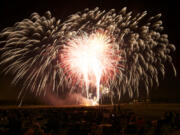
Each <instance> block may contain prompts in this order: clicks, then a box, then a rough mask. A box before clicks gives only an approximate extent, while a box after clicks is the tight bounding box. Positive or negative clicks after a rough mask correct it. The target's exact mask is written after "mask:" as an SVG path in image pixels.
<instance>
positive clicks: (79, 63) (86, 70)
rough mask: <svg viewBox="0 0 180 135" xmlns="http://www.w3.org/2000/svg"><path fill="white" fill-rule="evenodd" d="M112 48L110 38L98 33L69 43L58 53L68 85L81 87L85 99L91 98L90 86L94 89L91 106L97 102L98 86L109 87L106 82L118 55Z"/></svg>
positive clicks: (104, 33) (103, 33)
mask: <svg viewBox="0 0 180 135" xmlns="http://www.w3.org/2000/svg"><path fill="white" fill-rule="evenodd" d="M115 47H117V45H115V43H114V41H113V38H112V37H110V36H109V35H108V33H107V32H105V31H102V30H98V31H96V32H94V33H92V34H90V35H87V34H86V33H84V34H82V35H81V36H77V37H74V38H72V39H70V40H68V41H67V43H66V45H65V46H64V48H63V49H62V52H61V53H60V54H61V55H60V60H61V67H62V68H63V69H64V71H65V74H66V76H67V78H68V79H70V80H72V81H71V82H72V84H71V85H81V86H84V90H85V91H86V96H87V98H88V99H89V98H91V97H90V96H89V90H90V87H91V88H93V87H95V89H96V96H95V98H94V101H93V102H92V103H93V104H94V105H95V104H98V102H99V99H100V88H99V87H100V83H102V84H104V85H108V82H109V79H113V78H114V76H115V74H116V68H117V67H118V62H119V60H120V55H117V53H119V52H118V51H116V50H118V49H116V48H115ZM79 81H80V83H77V82H79Z"/></svg>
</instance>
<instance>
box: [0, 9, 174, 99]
mask: <svg viewBox="0 0 180 135" xmlns="http://www.w3.org/2000/svg"><path fill="white" fill-rule="evenodd" d="M126 10H127V8H126V7H125V8H123V9H122V10H121V11H120V12H118V13H117V12H116V11H115V10H114V9H111V10H110V11H107V12H106V11H101V10H99V8H95V9H93V10H89V9H85V10H84V11H82V12H77V13H75V14H72V15H71V16H69V17H68V18H67V19H66V20H65V21H64V22H61V21H60V20H56V19H55V18H54V17H52V16H51V13H50V12H49V11H48V12H46V13H45V15H44V16H40V15H39V14H38V13H33V14H32V15H31V17H30V18H29V19H24V20H22V21H20V22H17V23H15V24H14V26H12V27H8V28H5V29H4V30H2V31H1V32H0V38H1V37H2V39H3V40H1V42H0V44H2V47H1V49H0V51H1V53H2V55H1V62H0V65H1V66H3V67H4V70H3V72H5V74H6V73H11V74H13V75H14V79H13V81H12V83H13V84H16V83H18V82H20V81H22V82H23V87H22V90H21V92H20V94H19V95H20V96H22V93H23V92H25V90H31V91H32V92H33V93H36V95H40V94H44V95H46V93H47V92H49V91H52V92H53V93H60V95H63V94H66V93H68V94H69V93H82V96H84V97H87V98H89V99H90V100H91V99H92V97H91V96H90V95H92V93H94V92H93V91H95V93H96V94H95V95H96V96H95V97H96V100H93V101H96V102H98V101H99V99H100V97H101V96H100V95H101V94H103V92H101V90H100V89H101V88H100V86H102V87H104V88H107V89H108V92H109V93H106V92H105V93H106V95H107V94H108V95H109V96H111V98H113V95H117V96H118V97H119V99H120V97H121V96H122V95H123V94H125V93H128V94H129V97H130V98H132V97H134V96H136V97H138V96H139V92H140V89H141V90H146V93H147V95H148V93H149V89H150V88H152V86H153V85H154V83H155V84H156V85H159V75H160V74H162V76H163V77H164V75H165V64H169V65H171V66H172V69H173V71H174V74H175V75H176V69H175V67H174V65H173V61H172V57H171V53H172V52H174V51H175V49H176V48H175V46H174V45H173V44H171V43H170V42H169V40H168V35H167V34H164V33H163V32H162V31H163V26H162V21H161V20H160V17H161V14H158V15H155V16H153V17H150V18H147V17H146V14H147V12H146V11H144V12H142V13H138V14H137V15H134V16H133V15H132V12H128V13H127V12H126ZM94 89H95V90H94ZM110 93H112V94H110Z"/></svg>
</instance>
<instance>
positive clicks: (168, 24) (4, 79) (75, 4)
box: [0, 0, 180, 104]
mask: <svg viewBox="0 0 180 135" xmlns="http://www.w3.org/2000/svg"><path fill="white" fill-rule="evenodd" d="M97 6H98V7H100V9H102V10H104V9H105V10H110V9H112V8H114V9H116V10H117V11H119V10H121V8H123V7H124V6H126V7H127V8H128V11H133V12H134V13H138V12H142V11H144V10H147V12H148V16H149V17H150V16H152V15H156V14H158V13H162V18H161V19H162V21H163V26H164V33H167V34H168V35H169V41H170V42H171V43H173V44H175V46H176V52H175V53H173V54H172V56H173V61H174V64H175V67H176V69H177V77H174V76H173V72H172V70H171V69H168V68H169V67H167V69H166V73H167V74H166V77H165V79H160V86H159V87H158V88H157V87H154V88H153V89H151V91H150V97H151V99H152V101H161V102H179V103H180V87H179V83H180V76H179V72H180V63H179V61H180V47H179V46H180V45H179V43H180V37H179V32H180V27H179V25H180V21H179V17H180V16H179V12H178V10H179V4H178V2H177V1H175V0H174V1H173V0H171V1H168V2H165V0H117V1H115V0H57V1H55V0H49V1H45V0H44V1H39V0H36V1H33V0H30V1H28V0H24V1H20V0H19V1H15V0H14V1H12V0H1V1H0V31H1V30H2V29H3V28H5V27H8V26H12V25H13V24H14V23H15V22H17V21H21V20H23V19H24V18H28V17H29V16H30V15H31V13H33V12H38V13H39V14H40V15H43V14H44V13H45V12H46V11H47V10H50V11H51V13H52V15H53V16H55V17H56V18H58V19H61V20H63V19H65V18H66V17H67V16H69V15H71V14H73V13H75V12H77V11H81V10H83V9H84V8H90V9H93V8H95V7H97ZM1 70H2V67H0V71H1ZM11 80H12V76H11V75H8V76H4V75H3V74H2V73H0V104H1V103H3V102H6V103H8V102H14V103H16V102H17V95H18V92H19V89H20V88H21V84H19V85H18V86H12V85H11V84H10V82H11ZM24 102H37V103H38V100H37V98H36V97H33V95H32V94H28V95H26V96H25V98H24Z"/></svg>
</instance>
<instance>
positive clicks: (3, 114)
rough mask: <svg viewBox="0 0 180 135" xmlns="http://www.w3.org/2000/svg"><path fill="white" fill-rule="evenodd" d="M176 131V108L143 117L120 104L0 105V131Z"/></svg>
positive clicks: (21, 134)
mask: <svg viewBox="0 0 180 135" xmlns="http://www.w3.org/2000/svg"><path fill="white" fill-rule="evenodd" d="M179 131H180V116H179V113H178V112H164V114H163V115H162V117H161V118H159V119H155V120H146V119H145V117H143V116H138V115H137V114H135V112H133V111H132V110H125V109H121V108H120V106H114V107H113V109H105V108H103V107H98V108H88V107H74V108H10V109H0V134H1V135H171V134H172V135H173V133H174V135H175V134H176V132H177V134H178V133H179Z"/></svg>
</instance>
